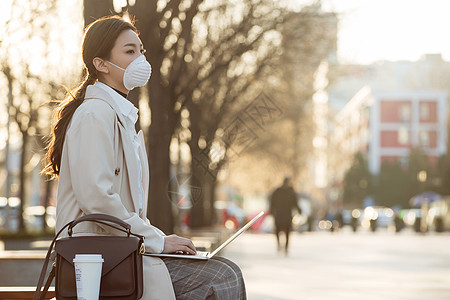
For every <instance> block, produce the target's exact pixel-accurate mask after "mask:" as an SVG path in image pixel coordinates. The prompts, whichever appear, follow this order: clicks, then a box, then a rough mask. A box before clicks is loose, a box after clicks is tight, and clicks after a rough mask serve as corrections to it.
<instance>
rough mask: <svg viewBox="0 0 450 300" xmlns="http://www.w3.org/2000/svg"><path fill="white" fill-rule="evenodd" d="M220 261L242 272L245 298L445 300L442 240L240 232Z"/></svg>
mask: <svg viewBox="0 0 450 300" xmlns="http://www.w3.org/2000/svg"><path fill="white" fill-rule="evenodd" d="M224 255H225V256H226V257H228V258H230V259H232V260H233V261H235V262H236V263H238V264H239V265H240V266H241V268H242V270H243V273H244V278H245V280H246V284H247V293H248V299H249V300H281V299H295V300H298V299H314V300H315V299H336V300H340V299H342V300H353V299H354V300H360V299H365V300H366V299H369V300H370V299H374V300H375V299H377V300H378V299H383V300H388V299H395V300H403V299H405V300H406V299H407V300H423V299H432V300H441V299H442V300H444V299H450V236H449V235H448V234H442V235H437V234H430V235H416V234H414V233H412V232H405V233H401V234H399V235H395V234H394V233H390V232H386V231H385V232H376V233H375V234H373V233H371V232H361V233H356V234H353V233H352V232H348V231H343V232H338V233H334V234H332V233H325V232H319V233H304V234H296V233H295V234H292V242H291V247H290V254H289V255H288V256H287V257H286V256H284V254H278V253H277V251H276V243H275V237H274V236H273V235H269V234H252V233H246V234H244V235H243V236H241V237H239V238H238V239H237V240H236V241H234V242H233V243H232V244H231V245H229V246H228V247H227V249H226V252H225V253H224Z"/></svg>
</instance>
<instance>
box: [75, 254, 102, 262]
mask: <svg viewBox="0 0 450 300" xmlns="http://www.w3.org/2000/svg"><path fill="white" fill-rule="evenodd" d="M73 262H104V260H103V258H102V255H101V254H75V258H74V259H73Z"/></svg>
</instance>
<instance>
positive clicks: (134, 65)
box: [107, 55, 152, 91]
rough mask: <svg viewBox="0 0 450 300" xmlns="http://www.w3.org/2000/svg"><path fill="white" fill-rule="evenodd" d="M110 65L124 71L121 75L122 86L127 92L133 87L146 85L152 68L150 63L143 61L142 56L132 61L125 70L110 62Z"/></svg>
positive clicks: (143, 57)
mask: <svg viewBox="0 0 450 300" xmlns="http://www.w3.org/2000/svg"><path fill="white" fill-rule="evenodd" d="M107 62H109V63H110V64H111V65H113V66H114V67H116V68H119V69H121V70H122V71H125V72H124V73H123V85H124V86H125V88H126V89H127V90H129V91H131V90H132V89H134V88H135V87H140V86H143V85H145V84H146V83H147V81H148V80H149V79H150V76H151V75H152V67H151V66H150V63H149V62H148V61H147V60H146V59H145V56H144V55H140V56H139V57H137V58H136V59H135V60H133V61H132V62H131V63H130V64H129V65H128V67H127V68H126V69H123V68H121V67H119V66H117V65H115V64H113V63H112V62H110V61H107Z"/></svg>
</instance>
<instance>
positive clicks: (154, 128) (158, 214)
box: [147, 83, 174, 234]
mask: <svg viewBox="0 0 450 300" xmlns="http://www.w3.org/2000/svg"><path fill="white" fill-rule="evenodd" d="M149 92H150V95H151V99H152V100H151V101H150V110H151V113H152V117H151V118H152V122H151V125H150V128H149V131H148V143H149V151H148V152H149V164H150V191H149V210H148V213H147V215H148V217H149V219H150V221H151V222H152V224H153V225H155V226H156V227H158V228H160V229H161V230H162V231H164V232H165V233H167V234H169V233H172V232H173V230H174V223H173V214H172V203H171V202H170V199H169V196H168V185H169V179H170V174H169V169H170V156H169V154H170V140H171V136H172V133H171V129H170V128H171V126H170V122H169V117H168V114H167V113H165V114H163V113H161V112H167V108H166V107H165V106H166V105H167V102H166V101H168V97H167V96H166V95H165V93H164V90H163V89H162V88H161V87H160V85H159V84H158V83H155V84H152V83H150V85H149Z"/></svg>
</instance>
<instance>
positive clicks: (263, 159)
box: [0, 0, 450, 299]
mask: <svg viewBox="0 0 450 300" xmlns="http://www.w3.org/2000/svg"><path fill="white" fill-rule="evenodd" d="M449 8H450V4H449V3H447V1H444V0H442V1H439V0H430V1H421V0H414V1H402V0H398V1H386V0H382V1H375V0H368V1H352V0H322V1H306V0H284V1H283V0H278V1H273V0H248V1H247V0H245V1H243V0H240V1H234V0H227V1H222V0H214V1H213V0H164V1H163V0H158V1H156V0H155V1H153V0H148V1H146V0H128V1H127V0H115V1H112V0H90V1H89V0H84V1H82V0H67V1H62V0H45V1H44V0H42V1H41V0H5V1H1V2H0V11H1V15H0V28H2V30H1V31H0V65H1V71H2V72H1V73H0V86H1V87H2V88H1V89H0V105H1V109H0V236H1V237H2V239H3V240H7V239H11V238H17V237H24V238H25V237H26V238H29V237H37V236H51V235H52V234H53V233H54V226H55V206H56V187H57V181H55V180H50V179H49V178H47V177H45V176H42V175H40V171H41V170H42V158H43V150H42V149H43V147H45V145H46V142H47V140H46V138H45V137H46V136H47V135H48V134H49V132H50V128H51V124H52V110H53V109H54V108H55V106H56V105H57V103H58V102H57V100H61V99H63V98H64V95H65V93H66V89H71V88H73V87H74V86H76V85H77V84H78V82H79V81H80V80H81V78H82V72H81V70H82V65H81V64H82V63H81V53H80V46H81V45H80V43H81V38H82V34H83V28H84V27H85V26H86V25H87V24H89V23H90V22H92V21H93V20H95V19H96V18H99V17H102V16H104V15H109V14H119V15H122V16H123V17H124V18H127V19H130V18H131V19H135V20H136V27H137V28H138V29H139V31H140V38H141V40H142V42H143V44H144V47H145V48H146V49H147V54H146V56H147V59H148V61H149V62H150V63H151V65H152V69H153V72H152V77H151V79H150V81H149V83H148V84H147V86H145V87H143V88H140V89H137V90H133V91H132V92H131V93H130V96H129V99H130V101H132V102H133V103H134V105H135V106H136V107H138V108H139V113H140V117H139V121H138V123H137V129H142V130H143V131H144V134H145V136H146V142H147V149H148V157H149V163H150V169H151V174H152V175H151V182H150V186H151V188H150V195H149V197H150V199H149V208H150V209H149V216H148V217H149V218H150V220H151V221H152V223H153V224H154V225H156V226H158V227H159V228H161V229H162V230H163V231H165V232H166V233H171V232H176V233H180V234H183V233H185V234H189V233H190V232H193V231H194V230H199V229H205V228H208V229H211V228H227V230H230V231H233V230H235V229H236V228H239V227H240V226H241V225H242V224H243V223H245V222H246V220H248V219H249V218H250V217H252V216H254V215H255V214H256V213H258V212H259V211H261V210H264V211H266V212H267V211H268V209H269V198H270V195H271V194H272V192H273V191H274V189H275V188H277V187H278V186H280V185H281V183H282V181H283V178H284V177H286V176H289V177H290V178H291V180H292V183H293V188H294V190H295V191H296V193H297V199H298V205H299V206H300V207H301V209H302V214H297V215H296V216H295V217H294V219H293V224H294V231H295V232H296V234H297V233H307V232H313V233H314V232H316V233H323V232H329V233H333V232H334V233H337V232H338V231H340V230H341V231H342V229H343V228H347V229H346V230H347V231H349V232H355V233H357V232H363V233H364V232H378V231H382V232H385V233H392V234H396V233H401V232H405V231H406V232H410V233H412V234H416V235H420V236H421V237H423V235H426V234H435V233H442V232H445V231H450V208H449V206H450V155H449V154H448V141H449V133H450V130H449V124H450V123H449V113H450V110H449V108H448V107H449V100H450V94H449V91H450V42H449V40H448V28H450V18H449V13H448V12H449V11H450V10H449ZM272 231H273V220H272V216H271V215H270V214H266V217H265V218H264V219H263V220H261V221H260V222H258V223H257V224H256V225H255V226H254V227H253V232H260V233H271V232H272ZM444 236H445V235H444ZM447 238H448V236H447ZM271 242H272V241H271ZM270 247H272V246H270ZM447 295H448V294H447ZM255 299H256V298H255ZM280 299H284V298H280Z"/></svg>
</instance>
